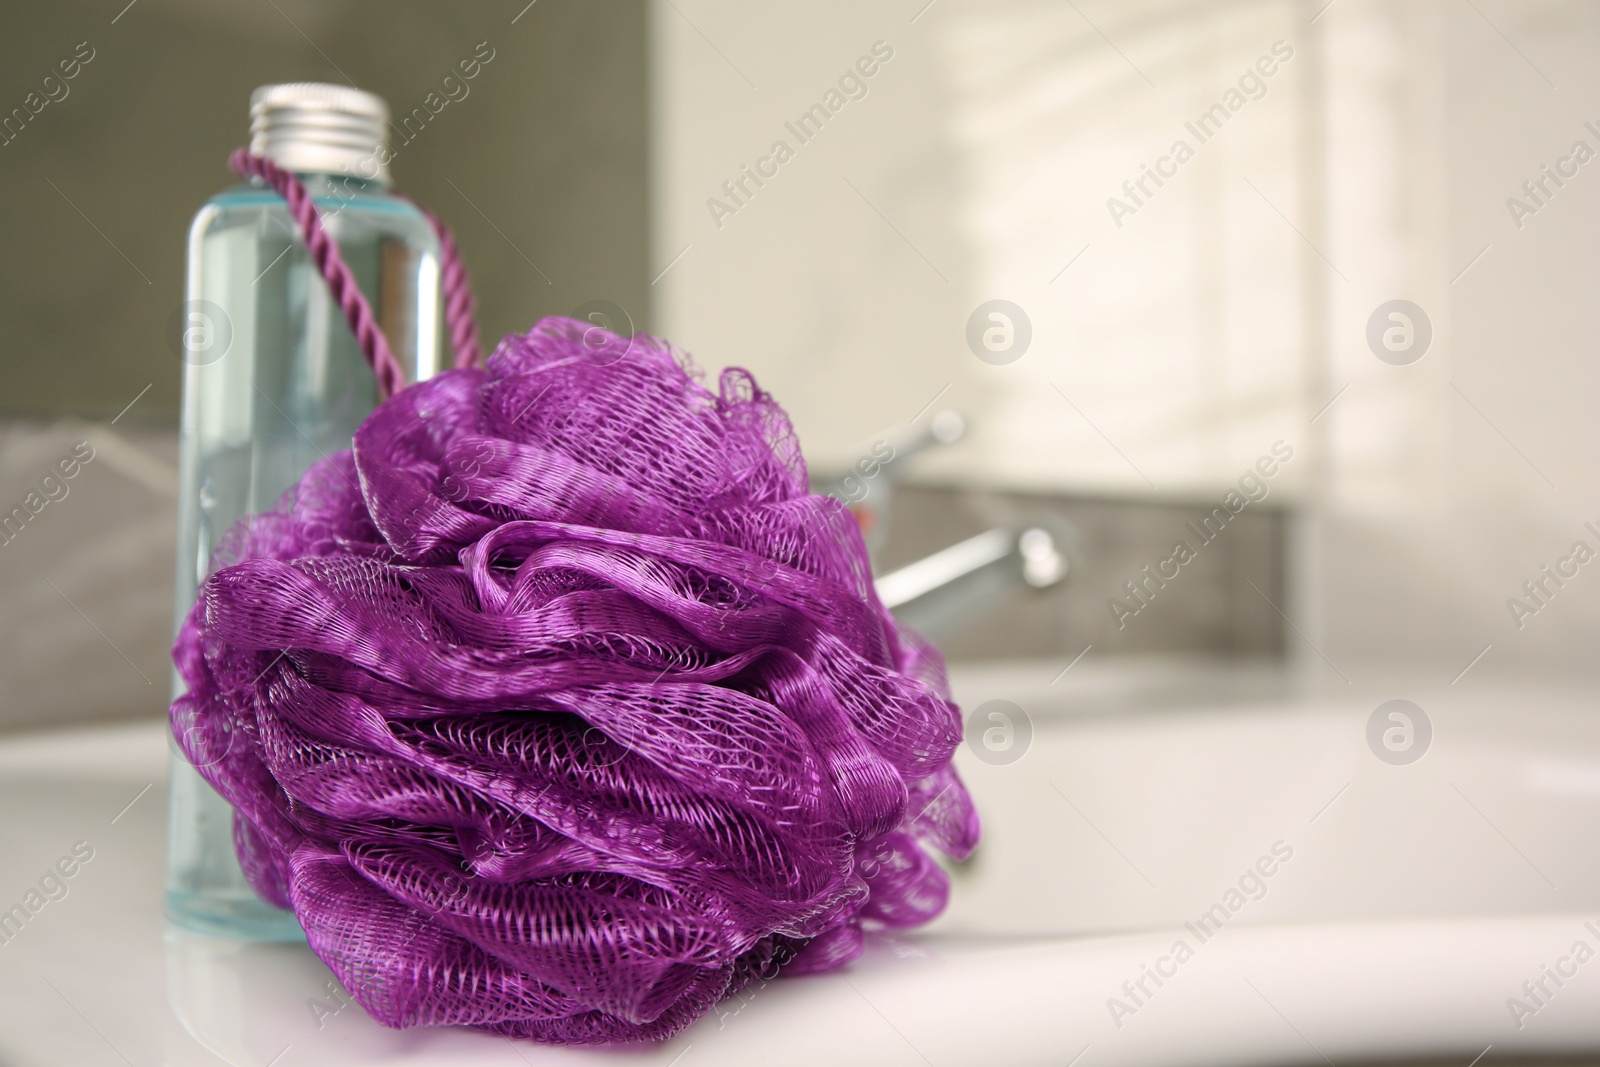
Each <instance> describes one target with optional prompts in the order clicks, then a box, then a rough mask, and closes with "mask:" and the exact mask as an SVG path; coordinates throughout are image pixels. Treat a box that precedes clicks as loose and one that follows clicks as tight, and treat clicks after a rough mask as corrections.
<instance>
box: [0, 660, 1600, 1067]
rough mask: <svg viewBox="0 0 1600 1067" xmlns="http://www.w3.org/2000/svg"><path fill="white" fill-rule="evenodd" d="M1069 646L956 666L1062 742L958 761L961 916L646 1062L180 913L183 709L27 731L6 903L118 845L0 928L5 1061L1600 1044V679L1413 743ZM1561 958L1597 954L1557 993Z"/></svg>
mask: <svg viewBox="0 0 1600 1067" xmlns="http://www.w3.org/2000/svg"><path fill="white" fill-rule="evenodd" d="M1059 669H1060V668H1059V666H1055V667H1052V668H1050V669H1048V670H1043V671H1036V670H1033V669H1032V668H1025V667H1012V668H1007V669H1005V670H1002V671H989V672H978V671H969V672H958V673H957V674H956V676H955V679H954V681H955V685H956V689H957V694H958V696H959V697H961V698H962V702H963V705H964V706H965V707H967V708H969V709H971V708H973V707H976V706H977V705H978V704H980V703H982V702H983V701H984V700H987V699H990V698H993V697H1004V698H1006V699H1011V700H1014V701H1015V702H1016V703H1017V704H1019V705H1021V706H1022V707H1024V708H1025V709H1026V711H1027V713H1028V715H1029V716H1030V718H1031V720H1032V725H1033V738H1032V741H1031V744H1030V746H1029V747H1028V749H1027V751H1026V752H1025V754H1024V755H1023V756H1022V757H1021V758H1020V759H1018V760H1016V761H1015V762H1012V763H1009V764H1005V765H993V764H990V763H985V762H982V761H980V760H978V759H977V758H975V756H974V754H973V752H972V751H970V750H963V752H962V753H961V754H960V756H959V757H958V759H959V761H960V766H961V770H962V773H963V775H964V776H966V778H967V781H968V782H969V784H970V786H971V789H972V791H973V794H974V796H975V797H976V798H977V801H978V803H979V805H980V809H981V810H982V812H983V815H984V818H985V832H986V837H985V843H984V845H983V846H982V847H981V849H980V850H979V852H978V854H977V855H976V857H975V858H974V859H973V860H972V861H971V862H970V863H968V864H966V865H964V866H962V867H960V868H958V869H956V870H955V871H954V872H953V881H954V887H955V890H954V894H953V897H952V902H951V907H950V910H949V911H948V913H947V914H946V915H945V916H944V917H942V918H941V919H940V920H939V921H938V922H936V923H935V924H933V925H932V926H931V927H929V928H927V929H926V930H923V931H917V932H913V933H910V934H903V935H896V936H879V937H876V938H874V939H872V940H871V942H870V945H869V949H868V952H867V954H866V955H865V956H864V957H863V958H862V959H861V960H859V961H857V962H856V963H855V964H853V965H852V966H851V967H849V968H848V969H846V970H845V971H843V972H840V973H836V974H830V975H819V976H814V977H808V978H799V979H792V980H780V981H777V982H773V983H771V984H769V985H767V986H765V987H762V988H759V989H756V990H754V991H751V992H747V993H746V995H745V996H744V997H743V998H742V999H735V1000H730V1001H728V1002H726V1003H724V1004H723V1005H722V1007H721V1010H720V1011H719V1012H718V1013H717V1014H715V1015H712V1016H710V1017H708V1018H706V1019H704V1020H702V1021H701V1022H700V1023H699V1024H697V1025H696V1026H694V1027H692V1028H691V1029H690V1030H689V1031H687V1032H686V1033H684V1034H682V1035H680V1036H679V1037H678V1038H676V1039H675V1040H673V1041H671V1042H668V1043H667V1044H665V1045H663V1046H661V1047H658V1048H651V1049H630V1050H623V1051H596V1050H571V1049H549V1048H542V1047H538V1046H533V1045H530V1044H528V1043H515V1044H513V1043H512V1042H509V1041H506V1040H504V1039H501V1038H497V1037H493V1036H489V1035H484V1034H480V1033H476V1032H472V1031H466V1030H455V1029H437V1030H427V1031H410V1032H404V1033H401V1032H395V1031H388V1030H384V1029H382V1028H381V1027H379V1026H377V1025H376V1024H374V1023H373V1022H372V1021H371V1020H370V1019H368V1018H367V1017H366V1016H365V1015H364V1014H363V1013H362V1011H361V1010H360V1008H359V1007H357V1006H355V1005H354V1004H352V1003H350V1002H349V999H348V997H347V996H346V995H345V994H344V993H343V991H342V990H341V989H339V987H338V986H337V984H335V983H332V980H331V976H330V975H329V972H328V971H327V969H326V968H325V967H323V965H322V964H321V963H320V962H319V961H317V960H316V959H315V958H314V957H312V956H311V955H310V953H309V952H308V951H307V950H306V949H305V948H304V946H293V945H265V944H247V943H240V942H233V941H228V940H223V939H217V938H208V937H203V936H199V935H195V934H191V933H187V932H183V931H179V930H172V929H168V928H167V927H166V926H165V924H164V922H163V921H162V918H161V916H160V912H159V906H160V868H161V862H160V859H161V839H162V807H163V798H162V796H161V790H162V785H161V783H162V782H164V781H165V776H164V773H163V765H164V761H165V759H166V744H165V741H164V737H163V733H162V729H161V727H160V726H159V725H158V724H150V725H148V726H141V727H137V728H119V729H116V730H101V731H97V732H92V733H86V734H81V735H65V734H62V735H38V736H34V737H29V738H20V739H13V740H10V741H7V742H4V743H0V797H3V799H4V806H3V809H0V810H3V812H4V815H3V816H0V864H3V868H0V878H3V881H0V896H3V898H4V899H0V906H9V903H10V902H11V901H13V900H22V899H23V895H24V894H25V893H26V892H27V891H28V890H29V888H30V887H31V886H34V885H37V883H38V881H39V878H40V875H41V874H42V873H43V872H46V871H47V870H49V869H52V867H53V865H54V864H55V863H56V861H57V860H58V859H59V858H60V857H61V856H62V855H64V854H70V853H71V850H72V848H73V847H74V844H75V843H76V842H79V841H83V842H86V843H87V844H88V846H89V847H91V848H92V850H93V856H92V858H91V859H90V860H88V861H87V862H84V863H82V864H80V865H79V866H78V869H77V870H76V871H75V873H74V874H73V876H72V877H71V878H70V879H67V880H66V882H65V883H64V884H65V885H66V887H67V892H66V893H65V894H64V895H62V896H60V897H59V899H53V900H49V901H48V902H47V903H45V904H44V906H42V907H41V908H39V909H38V910H37V911H36V913H33V914H31V915H30V916H29V917H28V919H27V921H26V922H25V923H23V924H22V925H21V927H20V929H17V930H15V931H7V933H8V936H7V938H6V940H5V943H3V944H0V1064H5V1065H7V1067H20V1065H32V1064H58V1063H74V1064H80V1063H81V1064H97V1063H102V1062H103V1063H108V1064H111V1063H122V1062H124V1061H126V1062H128V1063H134V1064H142V1063H157V1062H159V1063H163V1064H170V1065H173V1067H186V1065H191V1064H218V1063H234V1064H250V1065H257V1067H260V1065H267V1064H275V1065H276V1067H294V1065H297V1064H298V1065H313V1064H335V1063H338V1064H350V1063H355V1064H401V1063H403V1064H418V1065H421V1064H459V1063H463V1062H472V1063H481V1064H486V1065H489V1064H506V1065H517V1064H525V1063H537V1064H561V1063H574V1064H576V1063H586V1064H592V1063H596V1062H611V1061H613V1060H621V1061H624V1062H627V1063H629V1064H662V1065H665V1064H674V1063H676V1064H680V1065H684V1067H694V1065H696V1064H706V1065H711V1064H718V1063H741V1064H742V1063H748V1062H757V1061H758V1062H761V1063H763V1064H784V1063H796V1064H798V1063H806V1064H814V1063H815V1062H817V1061H818V1060H823V1061H829V1062H834V1063H839V1064H853V1063H873V1064H878V1063H885V1064H897V1063H905V1064H936V1065H940V1067H943V1065H945V1064H952V1065H954V1064H966V1063H976V1062H984V1063H1018V1064H1024V1063H1053V1064H1065V1063H1069V1062H1077V1063H1079V1064H1080V1067H1093V1065H1094V1064H1102V1063H1148V1064H1159V1063H1182V1064H1201V1063H1216V1064H1243V1063H1259V1064H1272V1063H1298V1062H1317V1063H1321V1062H1325V1061H1331V1062H1335V1063H1346V1062H1354V1061H1357V1060H1360V1061H1363V1062H1392V1061H1396V1060H1401V1059H1408V1058H1412V1059H1415V1058H1419V1057H1431V1056H1449V1057H1451V1059H1450V1061H1449V1062H1456V1063H1459V1064H1463V1065H1464V1064H1467V1063H1469V1062H1471V1061H1472V1060H1473V1057H1475V1056H1477V1055H1479V1054H1480V1053H1482V1052H1483V1051H1484V1050H1485V1049H1486V1048H1488V1047H1489V1046H1493V1048H1492V1050H1491V1052H1490V1054H1489V1055H1488V1056H1486V1057H1485V1058H1484V1059H1483V1060H1482V1061H1481V1062H1482V1063H1484V1064H1489V1063H1495V1062H1502V1063H1503V1062H1508V1061H1510V1060H1512V1059H1514V1058H1515V1057H1517V1056H1524V1057H1526V1056H1529V1055H1534V1054H1554V1053H1565V1054H1573V1053H1575V1052H1579V1051H1581V1050H1585V1049H1587V1050H1589V1051H1591V1052H1592V1051H1594V1050H1596V1049H1600V962H1593V963H1588V962H1585V963H1583V964H1576V963H1574V962H1573V961H1572V957H1573V953H1574V946H1575V944H1576V943H1577V942H1579V941H1584V942H1586V943H1587V944H1589V945H1591V946H1594V947H1596V948H1600V860H1597V858H1596V856H1595V849H1594V848H1593V847H1592V844H1591V843H1592V841H1593V836H1594V833H1595V831H1594V827H1595V825H1596V822H1597V816H1600V724H1596V723H1595V722H1594V721H1593V719H1592V715H1591V714H1590V712H1589V711H1588V708H1587V707H1586V706H1585V703H1584V700H1583V698H1582V696H1581V695H1563V694H1562V693H1560V692H1557V691H1555V690H1542V691H1540V695H1539V696H1538V697H1537V699H1530V698H1528V697H1527V696H1526V695H1525V694H1526V692H1527V690H1525V689H1517V688H1515V687H1513V688H1511V689H1508V690H1506V691H1505V692H1503V693H1496V692H1491V691H1489V690H1487V689H1480V690H1477V691H1475V692H1466V691H1455V690H1445V691H1443V692H1440V693H1429V692H1427V691H1426V690H1413V691H1410V692H1409V694H1408V695H1409V697H1410V698H1411V699H1413V700H1415V701H1416V702H1417V703H1418V704H1419V705H1420V706H1422V707H1423V708H1425V709H1426V714H1427V715H1428V717H1429V719H1430V720H1431V723H1432V727H1433V737H1432V741H1431V745H1430V747H1429V749H1428V751H1427V753H1426V755H1425V756H1424V757H1423V758H1421V759H1420V760H1418V761H1416V762H1414V763H1411V764H1409V765H1403V766H1395V765H1390V764H1388V763H1385V762H1383V761H1381V760H1379V759H1378V758H1377V757H1376V756H1375V755H1374V754H1373V752H1372V751H1371V750H1369V748H1368V747H1367V740H1366V727H1367V719H1368V717H1369V716H1370V714H1371V712H1372V710H1373V709H1374V708H1375V707H1376V706H1377V704H1378V703H1379V702H1380V701H1381V700H1382V699H1384V698H1385V696H1386V695H1379V696H1374V697H1372V698H1357V697H1350V696H1347V695H1345V696H1339V697H1337V698H1320V697H1318V698H1300V697H1294V696H1292V695H1290V687H1289V686H1287V685H1286V684H1285V683H1284V680H1283V679H1282V678H1281V677H1275V676H1272V675H1271V674H1270V672H1260V673H1255V674H1251V673H1245V672H1209V673H1208V672H1201V673H1191V674H1189V675H1187V676H1186V675H1185V674H1184V672H1183V671H1181V670H1178V669H1155V668H1149V669H1137V670H1133V671H1130V672H1129V673H1127V674H1125V675H1124V677H1123V680H1122V681H1121V682H1120V683H1119V682H1118V681H1117V679H1116V677H1115V675H1114V673H1113V672H1106V671H1100V672H1098V673H1097V672H1095V671H1085V672H1083V673H1082V674H1081V675H1077V672H1074V674H1075V675H1077V676H1076V677H1073V678H1072V680H1071V684H1070V685H1069V684H1068V683H1067V682H1066V681H1062V682H1060V683H1058V684H1056V685H1054V686H1052V685H1051V684H1050V680H1051V678H1052V677H1053V676H1054V675H1055V673H1056V672H1057V671H1059ZM1396 691H1397V692H1406V690H1404V689H1397V690H1396ZM1119 692H1120V693H1121V694H1122V697H1121V699H1118V696H1117V694H1118V693H1119ZM1184 693H1188V694H1189V696H1190V698H1191V706H1188V707H1182V706H1180V705H1181V704H1182V698H1183V694H1184ZM1519 694H1522V695H1519ZM1180 944H1182V945H1183V946H1184V947H1183V948H1181V949H1180V948H1179V945H1180ZM1564 959H1565V960H1566V961H1567V962H1566V963H1563V962H1562V961H1563V960H1564ZM1548 968H1557V969H1560V968H1567V969H1568V970H1571V971H1572V972H1573V973H1572V974H1571V976H1569V977H1567V978H1564V979H1562V982H1561V984H1559V985H1556V984H1554V982H1553V980H1552V979H1551V978H1549V977H1547V975H1548ZM1541 982H1542V983H1543V992H1542V993H1540V992H1539V989H1540V986H1539V983H1541ZM1524 983H1530V986H1529V987H1525V986H1524ZM1529 988H1531V989H1532V990H1533V991H1532V992H1529V991H1528V989H1529ZM1513 1000H1516V1001H1518V1002H1519V1003H1522V1004H1523V1008H1524V1010H1523V1011H1522V1012H1521V1014H1518V1013H1517V1012H1515V1011H1514V1010H1513V1007H1514V1005H1513V1004H1512V1001H1513ZM1519 1023H1520V1026H1519V1025H1518V1024H1519ZM1074 1057H1080V1058H1079V1059H1078V1060H1077V1061H1074ZM1573 1062H1576V1061H1573Z"/></svg>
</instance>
